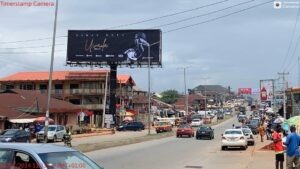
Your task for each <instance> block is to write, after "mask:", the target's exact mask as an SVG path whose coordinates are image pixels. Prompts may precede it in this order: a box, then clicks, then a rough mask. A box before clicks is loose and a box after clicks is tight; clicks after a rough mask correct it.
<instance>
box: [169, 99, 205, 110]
mask: <svg viewBox="0 0 300 169" xmlns="http://www.w3.org/2000/svg"><path fill="white" fill-rule="evenodd" d="M174 106H175V108H176V109H177V110H181V111H186V96H181V97H180V98H178V99H177V101H176V103H175V104H174ZM188 106H189V107H188V108H189V112H191V111H199V110H204V109H205V97H204V96H202V95H201V94H190V95H188ZM186 114H187V113H186Z"/></svg>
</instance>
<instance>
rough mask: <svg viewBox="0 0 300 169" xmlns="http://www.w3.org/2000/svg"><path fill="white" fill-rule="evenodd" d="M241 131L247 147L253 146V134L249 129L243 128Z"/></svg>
mask: <svg viewBox="0 0 300 169" xmlns="http://www.w3.org/2000/svg"><path fill="white" fill-rule="evenodd" d="M242 130H243V133H244V135H245V136H246V138H247V143H248V145H254V144H255V139H254V137H253V133H252V131H251V129H249V128H243V129H242Z"/></svg>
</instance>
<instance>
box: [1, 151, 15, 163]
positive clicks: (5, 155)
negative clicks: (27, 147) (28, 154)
mask: <svg viewBox="0 0 300 169" xmlns="http://www.w3.org/2000/svg"><path fill="white" fill-rule="evenodd" d="M12 155H13V153H12V151H10V150H0V164H1V165H3V164H11V163H12ZM8 167H10V166H8Z"/></svg>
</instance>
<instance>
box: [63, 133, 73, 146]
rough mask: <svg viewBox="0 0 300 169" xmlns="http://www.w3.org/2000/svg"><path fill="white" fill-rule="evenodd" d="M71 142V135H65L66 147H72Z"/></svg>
mask: <svg viewBox="0 0 300 169" xmlns="http://www.w3.org/2000/svg"><path fill="white" fill-rule="evenodd" d="M71 140H72V138H71V136H70V135H64V145H65V146H68V147H72V144H71Z"/></svg>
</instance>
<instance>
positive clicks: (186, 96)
mask: <svg viewBox="0 0 300 169" xmlns="http://www.w3.org/2000/svg"><path fill="white" fill-rule="evenodd" d="M183 72H184V95H185V112H186V114H188V113H189V96H188V94H187V92H186V67H184V68H183Z"/></svg>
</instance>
